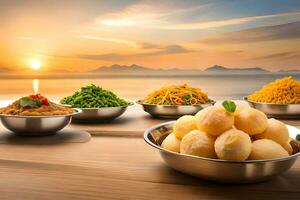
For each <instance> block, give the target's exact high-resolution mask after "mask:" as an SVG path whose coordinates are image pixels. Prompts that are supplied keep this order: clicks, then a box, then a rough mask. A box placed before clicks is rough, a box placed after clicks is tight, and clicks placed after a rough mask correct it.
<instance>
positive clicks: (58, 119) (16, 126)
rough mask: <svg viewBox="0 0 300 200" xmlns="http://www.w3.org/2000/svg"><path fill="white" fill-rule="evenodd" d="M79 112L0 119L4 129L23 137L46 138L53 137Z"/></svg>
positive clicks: (14, 116)
mask: <svg viewBox="0 0 300 200" xmlns="http://www.w3.org/2000/svg"><path fill="white" fill-rule="evenodd" d="M80 112H81V110H80V109H74V112H73V113H71V114H67V115H53V116H17V115H5V114H0V119H1V122H2V124H3V126H4V127H5V128H7V129H8V130H10V131H12V132H14V133H16V134H18V135H23V136H46V135H54V134H56V133H57V132H58V131H59V130H61V129H63V128H64V127H66V126H67V125H68V124H69V123H70V122H71V120H72V116H76V115H77V114H79V113H80Z"/></svg>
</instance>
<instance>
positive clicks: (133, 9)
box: [96, 1, 300, 30]
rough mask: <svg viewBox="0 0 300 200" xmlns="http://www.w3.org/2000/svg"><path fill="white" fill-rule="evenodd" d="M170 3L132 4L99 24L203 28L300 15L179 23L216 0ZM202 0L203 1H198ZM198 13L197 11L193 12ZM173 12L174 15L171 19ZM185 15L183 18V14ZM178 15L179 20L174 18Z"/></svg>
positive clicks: (166, 28)
mask: <svg viewBox="0 0 300 200" xmlns="http://www.w3.org/2000/svg"><path fill="white" fill-rule="evenodd" d="M166 2H167V3H165V2H164V3H161V2H160V3H154V2H152V3H149V2H142V3H136V4H131V5H129V6H127V7H125V8H124V9H122V10H121V11H118V12H114V13H111V14H107V15H104V16H101V17H99V18H97V19H96V22H97V24H98V25H99V24H100V25H104V26H111V27H143V28H153V29H163V30H201V29H213V28H218V27H225V26H232V25H239V24H245V23H248V22H252V21H257V20H266V19H274V21H278V20H283V21H285V22H287V21H288V22H293V21H294V20H295V19H296V18H299V17H300V12H299V11H295V12H282V13H276V14H269V15H256V16H246V17H239V18H231V19H220V20H213V21H199V20H198V21H196V22H192V23H191V22H190V21H188V22H184V23H178V20H176V19H184V17H183V16H184V15H185V14H188V15H190V16H192V15H197V13H198V14H199V13H201V12H200V11H206V10H208V7H209V6H210V5H212V3H211V2H210V3H207V2H206V3H205V2H204V3H202V4H200V5H192V4H190V5H189V6H187V5H184V6H182V5H181V6H180V5H178V4H179V3H178V2H176V3H174V1H173V2H172V1H170V2H168V1H166ZM198 3H199V2H198ZM193 13H194V14H193ZM169 16H172V18H171V20H170V18H169ZM182 17H183V18H182ZM174 19H175V20H174ZM277 19H278V20H277Z"/></svg>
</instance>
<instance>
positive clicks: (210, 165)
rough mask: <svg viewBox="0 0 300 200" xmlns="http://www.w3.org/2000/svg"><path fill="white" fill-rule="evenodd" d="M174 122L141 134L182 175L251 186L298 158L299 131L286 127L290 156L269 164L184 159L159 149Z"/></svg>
mask: <svg viewBox="0 0 300 200" xmlns="http://www.w3.org/2000/svg"><path fill="white" fill-rule="evenodd" d="M173 124H174V121H172V122H166V123H162V124H159V125H156V126H154V127H152V128H150V129H148V130H146V131H145V134H144V140H145V141H146V142H147V143H148V144H149V145H151V146H152V147H154V148H156V149H158V150H159V152H160V155H161V157H162V158H163V160H164V161H165V162H166V163H167V164H168V165H169V166H170V167H172V168H173V169H175V170H178V171H181V172H183V173H186V174H189V175H192V176H196V177H200V178H203V179H208V180H212V181H217V182H226V183H253V182H260V181H265V180H268V179H270V178H272V177H274V176H276V175H279V174H281V173H283V172H285V171H286V170H288V169H289V168H290V167H291V166H292V165H293V164H294V163H295V161H296V159H297V157H298V156H299V155H300V145H299V142H297V141H296V139H298V141H299V140H300V130H299V129H297V128H295V127H292V126H287V127H288V129H289V134H290V137H291V138H293V139H294V140H292V141H291V145H292V146H293V149H294V153H293V155H291V156H289V157H286V158H281V159H273V160H255V161H252V160H251V161H250V160H249V161H240V162H237V161H226V160H219V159H210V158H204V157H197V156H191V155H184V154H179V153H174V152H171V151H168V150H165V149H163V148H161V147H160V144H161V143H162V141H163V139H164V138H165V137H166V136H167V135H168V134H170V133H171V132H172V127H173Z"/></svg>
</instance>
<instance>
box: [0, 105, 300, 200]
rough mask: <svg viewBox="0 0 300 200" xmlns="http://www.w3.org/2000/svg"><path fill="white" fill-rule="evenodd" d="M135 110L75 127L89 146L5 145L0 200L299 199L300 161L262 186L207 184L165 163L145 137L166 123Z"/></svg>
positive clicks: (1, 146)
mask: <svg viewBox="0 0 300 200" xmlns="http://www.w3.org/2000/svg"><path fill="white" fill-rule="evenodd" d="M134 110H135V109H133V107H132V110H131V109H130V110H129V111H128V112H127V113H126V114H125V115H124V116H123V117H122V118H120V119H119V120H117V121H115V122H112V123H109V124H92V125H91V124H73V125H72V127H73V128H80V129H84V130H88V131H89V132H91V133H92V134H93V137H92V139H91V141H90V142H88V143H57V144H51V145H50V144H48V145H46V144H44V145H42V144H34V145H33V144H25V143H24V144H20V143H18V144H15V143H8V144H0V199H1V200H19V199H20V200H69V199H70V200H71V199H72V200H79V199H80V200H98V199H170V200H174V199H226V200H227V199H228V200H229V199H271V200H276V199H288V200H293V199H295V200H296V199H300V160H299V159H298V160H297V161H296V163H295V165H294V166H293V168H291V169H290V170H289V171H287V172H286V173H284V174H283V175H281V176H278V177H276V178H274V179H272V180H270V181H267V182H263V183H257V184H247V185H230V184H218V183H214V182H209V181H204V180H201V179H198V178H194V177H191V176H188V175H184V174H182V173H179V172H177V171H175V170H173V169H171V168H169V167H168V166H167V165H166V164H165V163H164V162H163V161H162V159H161V158H160V155H159V153H158V152H157V151H156V150H155V149H153V148H151V147H150V146H148V145H147V144H146V143H145V142H144V141H143V139H142V133H143V131H144V129H146V128H148V127H149V126H152V125H154V124H157V123H160V122H163V121H165V120H159V119H152V118H149V117H148V116H147V114H145V113H143V111H142V110H140V111H134ZM287 123H288V124H291V125H297V126H298V127H300V121H296V120H290V121H287Z"/></svg>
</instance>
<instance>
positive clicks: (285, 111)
mask: <svg viewBox="0 0 300 200" xmlns="http://www.w3.org/2000/svg"><path fill="white" fill-rule="evenodd" d="M244 100H246V101H247V102H248V103H249V105H250V106H251V107H253V108H256V109H258V110H260V111H262V112H264V113H265V114H266V115H268V116H269V117H275V118H293V119H295V118H300V104H274V103H262V102H255V101H251V100H248V98H247V97H244Z"/></svg>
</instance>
